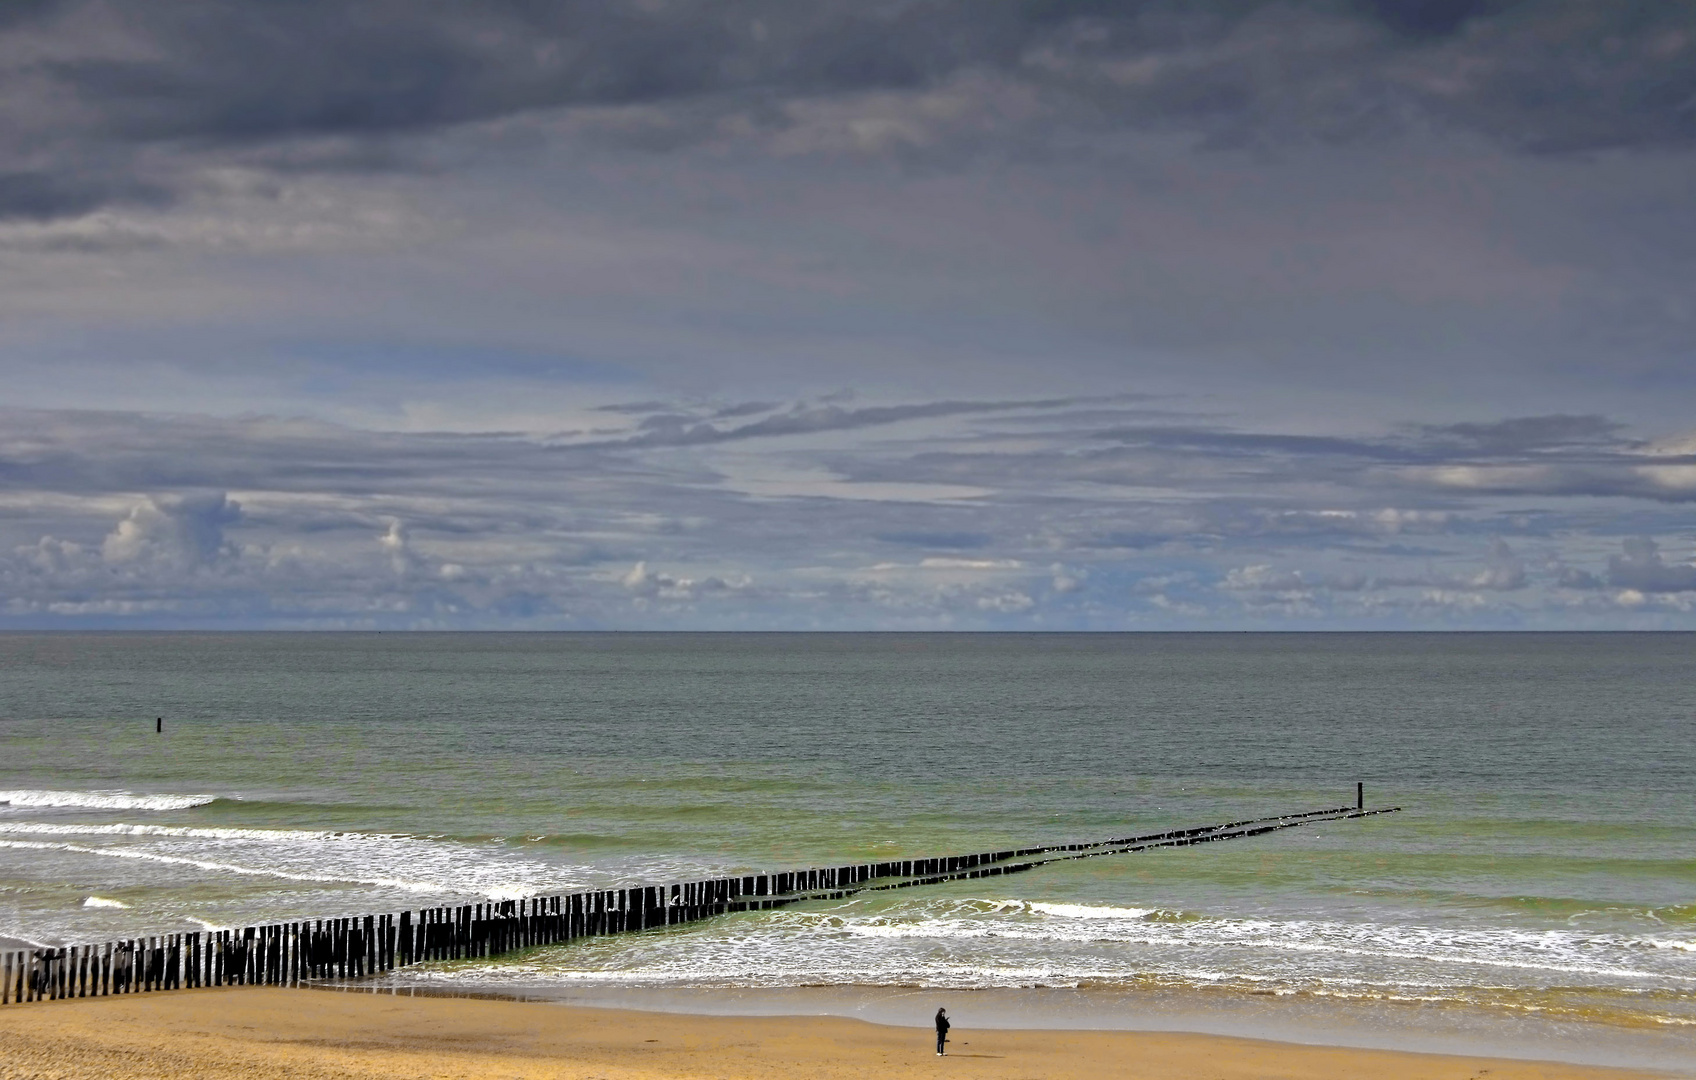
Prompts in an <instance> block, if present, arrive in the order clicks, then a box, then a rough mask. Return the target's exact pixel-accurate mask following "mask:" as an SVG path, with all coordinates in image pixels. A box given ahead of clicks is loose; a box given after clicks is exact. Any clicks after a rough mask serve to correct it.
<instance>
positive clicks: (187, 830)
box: [0, 821, 380, 843]
mask: <svg viewBox="0 0 1696 1080" xmlns="http://www.w3.org/2000/svg"><path fill="white" fill-rule="evenodd" d="M0 835H11V836H166V837H179V838H183V839H197V840H258V841H275V842H278V843H302V842H307V841H318V840H366V839H370V838H372V837H373V836H376V835H380V834H373V833H336V832H308V831H306V830H303V829H214V828H199V827H194V826H187V825H131V824H127V823H125V822H114V823H112V824H109V825H81V824H75V823H72V822H58V821H0Z"/></svg>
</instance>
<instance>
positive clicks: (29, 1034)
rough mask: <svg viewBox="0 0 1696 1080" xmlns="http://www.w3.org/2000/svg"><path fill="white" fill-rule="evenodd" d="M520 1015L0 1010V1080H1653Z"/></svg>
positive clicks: (285, 1007)
mask: <svg viewBox="0 0 1696 1080" xmlns="http://www.w3.org/2000/svg"><path fill="white" fill-rule="evenodd" d="M956 1034H957V1038H956V1039H955V1042H954V1043H953V1044H952V1047H951V1049H952V1052H951V1053H950V1055H949V1056H948V1057H947V1058H938V1057H936V1056H935V1054H934V1053H933V1050H932V1047H931V1045H930V1044H931V1035H930V1033H929V1031H927V1030H925V1029H923V1028H906V1027H890V1026H883V1025H878V1024H870V1023H866V1022H864V1021H859V1020H851V1019H844V1018H838V1017H722V1016H716V1017H706V1016H683V1015H677V1014H670V1013H645V1012H630V1011H620V1010H612V1009H586V1008H573V1007H568V1006H560V1005H549V1004H539V1003H526V1002H508V1001H488V1000H472V999H446V998H428V997H393V996H386V995H365V994H338V993H326V992H323V991H313V990H281V989H266V988H252V989H225V990H208V991H190V992H185V993H176V994H151V995H145V996H138V997H133V998H105V999H100V1000H90V1001H76V1002H52V1003H44V1004H38V1005H24V1006H19V1007H15V1008H7V1009H4V1010H0V1078H3V1080H24V1078H31V1080H34V1078H53V1080H73V1078H82V1077H90V1078H93V1077H101V1078H107V1077H111V1078H125V1080H132V1078H133V1080H143V1078H147V1080H151V1078H155V1077H158V1078H165V1077H181V1076H194V1077H204V1078H223V1077H230V1078H235V1077H290V1078H294V1080H314V1078H319V1077H323V1078H331V1077H335V1078H348V1077H409V1078H411V1077H418V1078H426V1077H428V1078H443V1080H446V1078H454V1080H496V1078H499V1080H511V1078H517V1077H523V1078H527V1080H528V1078H549V1080H551V1078H556V1077H557V1078H572V1080H579V1078H581V1080H591V1078H592V1080H648V1078H657V1077H689V1078H694V1077H701V1078H713V1080H755V1078H766V1077H774V1078H775V1077H784V1078H793V1077H808V1078H835V1077H842V1078H848V1077H863V1076H867V1075H876V1076H879V1077H894V1078H908V1077H912V1078H929V1077H956V1076H970V1077H981V1078H984V1080H1031V1078H1038V1077H1040V1078H1053V1080H1072V1078H1077V1080H1086V1078H1087V1080H1099V1078H1101V1077H1109V1076H1111V1077H1147V1078H1149V1080H1208V1078H1212V1080H1239V1078H1241V1080H1248V1078H1251V1077H1252V1078H1280V1080H1333V1078H1334V1080H1345V1078H1347V1080H1358V1078H1363V1077H1384V1078H1399V1080H1478V1078H1481V1077H1485V1076H1488V1077H1489V1078H1490V1080H1579V1078H1595V1080H1603V1078H1614V1080H1623V1078H1626V1077H1648V1076H1656V1075H1663V1074H1657V1073H1652V1072H1642V1071H1632V1070H1622V1069H1605V1068H1595V1067H1586V1066H1574V1065H1562V1064H1555V1063H1545V1062H1528V1061H1510V1060H1497V1059H1489V1058H1476V1057H1451V1056H1444V1055H1436V1054H1414V1053H1399V1052H1389V1051H1376V1050H1355V1049H1342V1048H1335V1047H1320V1046H1303V1045H1295V1044H1290V1043H1275V1042H1265V1041H1260V1040H1254V1039H1233V1038H1224V1037H1219V1036H1209V1035H1190V1034H1164V1033H1147V1032H1104V1031H1067V1032H1058V1031H1006V1030H984V1031H971V1030H959V1031H957V1033H956Z"/></svg>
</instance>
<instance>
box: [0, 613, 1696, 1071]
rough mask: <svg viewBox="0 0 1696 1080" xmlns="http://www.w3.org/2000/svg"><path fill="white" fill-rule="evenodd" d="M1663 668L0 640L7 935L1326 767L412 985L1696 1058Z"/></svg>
mask: <svg viewBox="0 0 1696 1080" xmlns="http://www.w3.org/2000/svg"><path fill="white" fill-rule="evenodd" d="M1693 661H1696V637H1693V636H1690V635H1676V634H1668V635H1657V634H1615V635H1578V634H1570V635H1568V634H1561V635H1535V634H1490V635H1474V634H1434V635H1419V634H1406V635H1404V634H1370V635H1368V634H1325V635H1297V634H1278V635H1250V634H1221V635H1193V634H1192V635H1145V634H1129V635H947V634H926V635H830V634H819V635H788V634H785V635H761V634H718V635H692V634H678V635H670V634H642V635H624V634H581V635H577V634H515V635H505V634H477V635H459V634H442V635H429V634H425V635H375V634H371V635H364V634H279V635H269V634H254V635H247V634H242V635H233V634H232V635H195V634H157V635H154V634H136V635H128V634H111V635H12V636H0V936H5V937H11V938H15V939H18V940H21V941H27V942H34V943H59V942H91V941H105V940H109V939H112V938H116V937H122V936H132V935H135V934H138V933H158V932H171V931H178V930H185V929H198V928H201V927H208V926H231V925H246V924H250V923H255V922H259V921H262V920H281V919H295V918H319V917H327V916H332V915H339V914H350V913H367V912H375V911H391V910H399V909H402V908H418V907H421V906H426V905H428V906H435V905H441V904H451V903H463V902H471V901H474V900H480V899H484V898H491V897H494V898H508V897H516V896H522V895H530V894H542V893H557V892H561V891H564V890H570V889H576V888H580V887H583V886H586V885H589V884H592V883H611V882H636V881H665V880H679V879H683V878H695V877H700V876H703V875H705V874H717V873H720V872H726V871H733V870H734V871H744V870H751V869H754V868H760V869H778V868H786V867H801V866H811V865H823V864H832V863H841V862H845V861H850V860H854V861H859V860H868V859H877V858H888V857H894V856H896V855H904V856H905V855H910V856H922V855H940V854H951V853H958V852H968V851H981V850H987V849H992V848H999V847H1007V846H1014V845H1018V844H1033V843H1037V842H1044V841H1054V840H1065V839H1083V840H1087V839H1095V838H1102V837H1107V836H1114V835H1124V834H1126V833H1130V832H1136V831H1143V830H1153V829H1157V828H1164V827H1173V826H1181V825H1199V824H1206V823H1211V822H1217V821H1224V820H1230V819H1233V818H1241V817H1248V816H1252V815H1257V814H1261V813H1268V812H1281V811H1292V810H1303V809H1316V808H1319V807H1325V806H1334V805H1337V804H1339V803H1342V802H1346V801H1350V800H1352V797H1353V785H1354V782H1355V781H1356V780H1357V779H1358V780H1363V781H1365V782H1366V784H1367V792H1368V798H1369V802H1371V803H1373V804H1376V805H1385V804H1390V803H1394V804H1399V805H1402V806H1404V807H1405V808H1406V809H1405V810H1404V812H1403V813H1400V814H1396V815H1388V816H1384V817H1379V818H1372V819H1366V820H1361V821H1355V822H1347V823H1334V824H1328V825H1322V826H1318V827H1314V828H1307V829H1296V830H1290V831H1287V832H1283V833H1278V834H1274V835H1272V836H1268V837H1264V838H1259V839H1255V840H1249V841H1242V842H1234V843H1230V844H1220V845H1210V846H1208V847H1206V848H1199V849H1180V850H1173V851H1164V852H1150V853H1144V854H1138V855H1131V856H1124V857H1116V858H1108V859H1098V860H1091V861H1087V862H1080V863H1072V864H1065V865H1062V866H1056V867H1051V868H1047V869H1044V870H1041V871H1037V872H1035V873H1031V874H1025V875H1020V876H1017V877H1012V878H1006V879H996V880H995V881H994V883H993V884H990V883H987V882H960V883H955V884H950V885H946V886H941V887H937V888H932V889H917V890H908V891H904V892H903V893H902V894H900V895H890V894H885V895H884V896H883V897H881V898H877V899H859V900H854V901H850V902H845V903H834V904H813V905H808V906H805V907H800V908H792V909H787V910H784V911H779V912H766V913H748V914H745V915H738V916H731V917H726V918H722V919H718V920H713V921H709V922H708V923H705V924H699V925H695V926H690V927H683V928H678V929H675V930H668V931H661V932H654V933H648V934H643V935H632V936H629V937H625V938H618V939H607V940H601V941H590V942H584V943H579V944H576V945H572V946H569V947H564V948H557V949H550V950H545V951H542V952H538V953H534V954H528V955H524V956H520V957H514V958H510V959H507V960H503V961H500V962H496V963H487V962H479V963H475V964H469V963H468V964H459V965H444V966H440V967H435V968H431V969H427V970H420V971H413V972H407V973H403V974H402V975H401V976H400V978H401V980H402V981H403V982H404V983H405V984H407V985H421V986H430V987H436V988H443V987H447V988H460V989H466V990H477V989H502V990H515V991H518V992H524V993H530V994H534V995H542V996H546V995H548V994H549V993H560V994H566V995H572V994H575V995H578V996H580V997H581V996H582V995H589V996H591V997H592V996H595V995H597V994H599V995H602V996H605V995H620V994H622V995H628V994H630V993H635V992H650V993H654V994H671V995H674V998H675V996H676V995H683V997H684V998H688V997H689V995H695V997H694V998H692V999H691V1000H700V995H711V994H728V995H731V996H737V995H741V996H743V997H746V996H748V995H757V994H758V993H760V992H763V991H764V990H766V989H771V988H788V987H813V988H821V987H822V988H829V989H832V990H834V991H838V992H840V993H843V994H848V995H850V996H853V995H862V996H863V995H864V994H866V993H872V992H875V991H878V990H879V988H920V989H924V990H935V991H938V992H942V991H948V992H965V991H974V992H983V993H985V994H989V995H1002V998H997V1000H1002V999H1004V997H1005V995H1006V994H1009V993H1016V992H1021V991H1022V992H1028V993H1031V994H1041V993H1048V994H1054V993H1066V994H1073V995H1078V994H1082V995H1086V996H1089V995H1092V996H1091V997H1090V1000H1091V1001H1094V1002H1096V1003H1097V1005H1098V1006H1099V1007H1101V1008H1104V1009H1109V1010H1111V1009H1126V1010H1132V1011H1135V1010H1137V1009H1139V1008H1141V1007H1142V1006H1143V1005H1148V1004H1151V1003H1155V1002H1159V1003H1162V1004H1161V1005H1160V1008H1162V1009H1168V1010H1169V1009H1170V1008H1171V1003H1172V1002H1173V1001H1174V1000H1179V999H1182V1000H1189V999H1190V998H1194V999H1196V1000H1206V1001H1214V1002H1218V1001H1244V1002H1247V1001H1259V1000H1287V1001H1288V1002H1291V1003H1305V1007H1307V1008H1309V1009H1313V1008H1323V1007H1327V1005H1328V1004H1335V1005H1336V1006H1337V1007H1338V1008H1353V1007H1355V1006H1360V1005H1363V1004H1366V1003H1370V1004H1371V1006H1372V1007H1373V1008H1376V1009H1378V1010H1380V1013H1379V1015H1380V1016H1382V1010H1385V1009H1389V1010H1391V1015H1396V1014H1395V1013H1394V1010H1395V1009H1397V1008H1405V1009H1407V1010H1410V1013H1409V1015H1411V1014H1412V1013H1411V1011H1420V1012H1422V1013H1429V1012H1430V1011H1431V1010H1433V1009H1436V1010H1439V1011H1441V1012H1443V1014H1444V1015H1447V1016H1451V1017H1462V1018H1464V1023H1463V1026H1465V1025H1466V1024H1471V1025H1473V1026H1477V1025H1478V1024H1485V1025H1495V1026H1496V1027H1497V1028H1498V1029H1500V1030H1502V1031H1504V1032H1511V1031H1512V1030H1513V1029H1514V1028H1515V1025H1523V1024H1525V1023H1530V1022H1532V1021H1536V1022H1537V1023H1542V1024H1545V1025H1549V1024H1554V1025H1563V1024H1564V1025H1569V1026H1570V1025H1578V1026H1579V1027H1580V1028H1582V1029H1584V1030H1590V1029H1592V1028H1593V1029H1595V1030H1602V1029H1606V1031H1608V1032H1609V1033H1611V1034H1610V1035H1609V1036H1608V1037H1609V1038H1611V1039H1615V1040H1616V1041H1615V1042H1611V1043H1609V1042H1606V1040H1603V1041H1602V1042H1599V1043H1596V1045H1602V1044H1603V1043H1606V1045H1609V1046H1615V1045H1626V1043H1628V1042H1629V1041H1630V1040H1631V1039H1634V1038H1640V1039H1642V1040H1648V1041H1652V1042H1654V1044H1655V1046H1657V1047H1660V1048H1662V1049H1661V1050H1659V1051H1657V1053H1662V1057H1661V1058H1658V1059H1656V1060H1663V1061H1664V1060H1674V1059H1676V1058H1677V1057H1678V1053H1679V1052H1680V1051H1679V1050H1678V1048H1679V1047H1681V1046H1682V1047H1685V1048H1687V1049H1691V1051H1692V1052H1691V1054H1690V1055H1689V1060H1691V1061H1696V750H1693V748H1692V739H1691V736H1692V727H1693V712H1696V663H1693ZM156 716H163V717H165V725H166V726H165V733H164V734H163V735H157V734H155V733H154V718H155V717H156ZM676 999H677V1000H682V999H683V998H676ZM985 1000H988V998H986V999H985ZM1101 1003H1107V1004H1105V1005H1103V1004H1101ZM1380 1022H1381V1021H1380ZM1457 1022H1459V1021H1457ZM1526 1030H1530V1029H1526ZM1551 1030H1552V1029H1551ZM1618 1040H1625V1042H1619V1041H1618ZM1646 1044H1647V1043H1645V1045H1646ZM1667 1047H1671V1048H1672V1049H1670V1050H1668V1049H1666V1048H1667ZM1668 1054H1670V1055H1671V1057H1667V1056H1666V1055H1668ZM1603 1056H1604V1057H1606V1055H1605V1054H1604V1055H1603Z"/></svg>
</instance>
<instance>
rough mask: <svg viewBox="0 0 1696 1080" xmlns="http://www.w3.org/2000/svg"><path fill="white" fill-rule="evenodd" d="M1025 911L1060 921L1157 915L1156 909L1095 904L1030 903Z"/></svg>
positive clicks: (1140, 917) (1135, 917)
mask: <svg viewBox="0 0 1696 1080" xmlns="http://www.w3.org/2000/svg"><path fill="white" fill-rule="evenodd" d="M1023 906H1024V907H1025V909H1026V910H1029V911H1034V912H1038V913H1040V914H1043V915H1053V916H1055V917H1056V918H1060V919H1146V918H1148V917H1149V916H1150V915H1158V914H1159V910H1158V909H1156V908H1136V907H1101V906H1097V905H1095V904H1044V903H1038V902H1036V901H1034V900H1033V901H1030V902H1029V903H1026V904H1024V905H1023Z"/></svg>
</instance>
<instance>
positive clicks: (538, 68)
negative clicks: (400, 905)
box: [0, 0, 1696, 629]
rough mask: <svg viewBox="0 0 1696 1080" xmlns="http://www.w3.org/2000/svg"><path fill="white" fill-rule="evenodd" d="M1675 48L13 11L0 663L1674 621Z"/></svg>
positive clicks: (1627, 43)
mask: <svg viewBox="0 0 1696 1080" xmlns="http://www.w3.org/2000/svg"><path fill="white" fill-rule="evenodd" d="M1693 61H1696V11H1693V10H1692V9H1690V8H1689V7H1687V6H1685V5H1673V4H1664V3H1653V2H1649V0H1607V2H1600V3H1597V2H1578V0H1310V2H1301V0H1282V2H1280V0H1220V2H1217V3H1203V4H1197V3H1176V2H1170V0H1126V2H1124V3H1118V4H1111V5H1103V4H1097V3H1082V2H1080V0H988V2H981V0H974V2H973V3H966V2H964V0H891V2H888V3H871V4H867V3H853V4H849V3H839V2H837V0H812V2H809V3H804V4H796V3H784V4H777V3H771V2H769V0H712V2H708V0H661V2H656V0H585V2H577V0H570V2H564V3H550V4H536V3H531V2H529V0H497V2H484V3H478V4H461V3H449V2H442V3H435V2H431V3H423V4H417V3H405V4H402V3H389V2H387V0H379V2H376V3H372V4H366V5H360V6H358V7H354V8H350V7H348V6H347V5H342V4H330V3H327V2H321V0H300V2H297V3H290V4H245V3H234V4H232V3H226V2H212V0H158V2H156V3H152V4H148V5H145V6H129V5H117V4H112V3H110V2H109V0H29V2H21V3H15V4H13V5H11V6H9V7H7V8H6V9H5V10H4V11H3V12H0V88H3V89H4V91H5V92H4V93H3V94H0V117H3V121H0V375H4V380H5V381H4V385H5V387H6V393H5V394H4V396H3V397H0V627H13V628H25V629H37V628H55V627H86V626H99V627H323V628H339V627H345V628H360V627H375V628H458V627H467V628H472V627H474V628H563V629H570V628H655V629H664V628H727V629H833V628H841V629H902V628H911V629H944V628H954V629H979V628H981V629H1239V628H1265V629H1303V628H1310V629H1319V628H1384V629H1408V628H1459V629H1465V628H1541V629H1565V628H1669V629H1677V628H1696V561H1693V559H1692V555H1693V550H1696V418H1692V416H1691V415H1690V411H1689V402H1690V401H1692V400H1696V364H1693V363H1692V357H1693V356H1696V203H1692V201H1691V200H1690V199H1689V195H1688V193H1689V191H1690V190H1692V188H1693V186H1696V62H1693Z"/></svg>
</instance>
